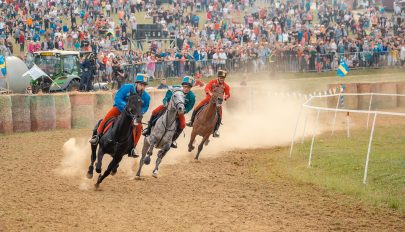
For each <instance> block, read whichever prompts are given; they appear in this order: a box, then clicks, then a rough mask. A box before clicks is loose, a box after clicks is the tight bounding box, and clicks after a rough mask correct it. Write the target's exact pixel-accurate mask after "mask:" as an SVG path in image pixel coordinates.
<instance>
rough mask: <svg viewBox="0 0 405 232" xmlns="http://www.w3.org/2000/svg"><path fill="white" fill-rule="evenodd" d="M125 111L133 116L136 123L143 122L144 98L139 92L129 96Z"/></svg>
mask: <svg viewBox="0 0 405 232" xmlns="http://www.w3.org/2000/svg"><path fill="white" fill-rule="evenodd" d="M125 112H126V114H127V115H128V116H129V117H131V118H132V120H133V122H134V125H137V124H138V123H141V122H142V99H141V97H140V96H139V94H137V93H133V94H131V95H130V96H129V97H128V102H127V105H126V106H125Z"/></svg>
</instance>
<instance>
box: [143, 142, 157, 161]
mask: <svg viewBox="0 0 405 232" xmlns="http://www.w3.org/2000/svg"><path fill="white" fill-rule="evenodd" d="M156 143H157V139H156V137H155V136H150V137H149V148H148V149H147V151H146V157H145V160H144V163H145V164H146V165H149V164H150V160H151V158H150V157H151V156H152V154H153V148H154V147H155V145H156Z"/></svg>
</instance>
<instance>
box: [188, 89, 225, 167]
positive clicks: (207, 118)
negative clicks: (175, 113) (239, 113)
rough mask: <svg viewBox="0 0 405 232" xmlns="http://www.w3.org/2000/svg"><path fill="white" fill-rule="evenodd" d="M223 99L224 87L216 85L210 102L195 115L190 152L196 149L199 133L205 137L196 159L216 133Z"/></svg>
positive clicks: (189, 145)
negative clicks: (195, 143) (195, 142)
mask: <svg viewBox="0 0 405 232" xmlns="http://www.w3.org/2000/svg"><path fill="white" fill-rule="evenodd" d="M223 100H224V87H222V86H217V87H215V88H214V91H213V93H212V96H211V99H210V101H209V103H208V104H207V105H205V106H202V107H201V109H200V110H199V112H197V114H196V116H195V120H194V123H193V130H192V132H191V137H190V142H189V144H188V152H191V151H193V150H194V146H193V143H194V140H195V138H196V137H197V135H199V136H201V137H203V139H202V141H201V143H200V145H198V152H197V155H196V156H195V159H196V160H198V157H199V156H200V153H201V151H202V149H203V147H204V144H205V145H207V144H208V142H209V140H208V139H209V137H210V135H212V133H214V129H215V125H216V123H217V121H218V117H219V115H218V114H219V112H218V110H219V109H218V108H219V107H221V105H222V102H223Z"/></svg>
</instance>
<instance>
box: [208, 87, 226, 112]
mask: <svg viewBox="0 0 405 232" xmlns="http://www.w3.org/2000/svg"><path fill="white" fill-rule="evenodd" d="M224 91H225V88H224V87H223V86H217V87H215V88H214V90H213V92H212V96H211V100H210V101H211V103H213V104H215V105H216V106H217V107H220V106H221V105H222V102H223V101H224Z"/></svg>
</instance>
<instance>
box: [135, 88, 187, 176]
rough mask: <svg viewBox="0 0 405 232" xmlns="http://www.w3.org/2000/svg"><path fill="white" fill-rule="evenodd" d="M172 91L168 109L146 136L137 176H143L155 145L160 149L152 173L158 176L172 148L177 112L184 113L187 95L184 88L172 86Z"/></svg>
mask: <svg viewBox="0 0 405 232" xmlns="http://www.w3.org/2000/svg"><path fill="white" fill-rule="evenodd" d="M170 91H172V92H173V95H172V98H171V99H170V101H169V103H168V106H167V110H166V111H165V113H164V114H163V115H162V116H161V117H160V118H159V119H158V120H157V122H156V124H155V126H154V127H153V128H152V133H151V134H150V136H148V137H145V139H144V142H143V148H142V157H141V160H140V161H139V169H138V172H137V173H136V177H138V178H139V177H140V176H141V169H142V166H143V164H146V165H148V164H149V163H150V156H151V155H152V153H153V148H154V147H156V148H158V149H160V150H159V152H158V155H157V159H156V167H155V169H154V170H153V174H152V176H153V177H157V175H158V170H159V165H160V163H161V162H162V159H163V157H164V156H165V155H166V153H167V152H168V151H169V150H170V145H171V144H172V140H173V135H174V133H175V132H176V127H177V125H176V119H177V114H183V113H184V109H185V107H184V102H185V97H184V93H183V91H182V88H171V89H170ZM145 156H146V157H145Z"/></svg>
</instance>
